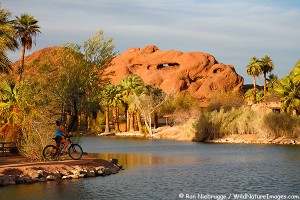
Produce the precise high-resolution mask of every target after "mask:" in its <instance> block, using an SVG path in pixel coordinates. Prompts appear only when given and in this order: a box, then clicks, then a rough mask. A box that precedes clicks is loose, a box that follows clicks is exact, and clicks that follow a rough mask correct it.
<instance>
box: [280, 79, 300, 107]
mask: <svg viewBox="0 0 300 200" xmlns="http://www.w3.org/2000/svg"><path fill="white" fill-rule="evenodd" d="M276 91H277V92H278V93H279V94H280V95H282V96H283V98H282V99H281V102H282V104H281V107H282V108H283V110H284V111H287V112H289V113H290V112H292V111H293V110H294V109H295V110H296V111H297V112H298V113H299V112H300V84H296V83H295V82H294V80H293V77H292V76H287V77H285V78H283V79H282V80H280V84H279V86H277V88H276Z"/></svg>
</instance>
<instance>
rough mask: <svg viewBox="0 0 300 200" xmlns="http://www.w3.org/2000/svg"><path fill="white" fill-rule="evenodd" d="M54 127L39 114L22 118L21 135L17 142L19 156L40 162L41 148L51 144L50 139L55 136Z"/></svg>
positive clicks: (47, 119)
mask: <svg viewBox="0 0 300 200" xmlns="http://www.w3.org/2000/svg"><path fill="white" fill-rule="evenodd" d="M54 126H55V124H54V123H53V122H52V123H51V121H49V118H47V117H45V116H43V115H42V114H40V113H39V114H37V113H31V114H30V115H27V116H26V117H24V120H23V122H22V124H21V129H22V134H21V137H20V138H19V139H18V141H17V144H18V148H19V152H20V154H22V155H23V156H25V157H27V158H30V159H31V160H36V161H40V160H42V159H43V157H42V150H43V148H44V147H45V146H46V145H47V144H50V143H53V140H52V139H51V138H53V137H54V136H55V132H54Z"/></svg>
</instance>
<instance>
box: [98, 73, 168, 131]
mask: <svg viewBox="0 0 300 200" xmlns="http://www.w3.org/2000/svg"><path fill="white" fill-rule="evenodd" d="M165 100H166V99H165V93H164V92H163V91H162V90H161V89H159V88H156V87H154V86H152V85H147V84H145V83H144V82H143V80H142V79H141V77H139V76H137V75H135V74H132V75H129V76H127V77H125V78H123V79H122V80H121V81H120V83H119V84H118V85H112V84H109V85H106V86H105V87H104V89H103V90H102V93H101V101H100V105H102V106H103V107H104V111H105V118H106V120H105V121H106V123H105V124H106V125H105V132H106V133H107V132H109V131H110V130H109V108H112V109H113V111H112V114H113V121H114V127H115V130H114V132H115V133H117V132H119V131H120V130H119V127H118V126H119V108H121V107H123V108H124V112H125V115H126V130H127V131H135V130H139V131H140V132H142V131H143V125H142V119H141V118H143V120H144V122H145V125H146V128H147V130H148V132H149V133H150V135H151V136H152V125H151V124H152V118H153V117H154V112H157V111H158V108H159V107H160V106H161V105H162V104H163V103H164V102H165ZM135 124H137V127H136V128H135V126H134V125H135Z"/></svg>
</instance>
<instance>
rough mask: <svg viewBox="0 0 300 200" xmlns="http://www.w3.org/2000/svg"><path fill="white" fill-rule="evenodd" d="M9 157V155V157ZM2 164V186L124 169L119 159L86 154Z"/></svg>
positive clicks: (86, 175)
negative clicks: (73, 157) (78, 158)
mask: <svg viewBox="0 0 300 200" xmlns="http://www.w3.org/2000/svg"><path fill="white" fill-rule="evenodd" d="M7 158H9V157H7ZM22 158H23V160H26V158H24V157H22V156H20V159H19V160H20V162H19V163H18V162H17V161H16V162H14V163H9V162H7V163H8V164H5V165H0V187H3V186H8V185H16V184H26V183H37V182H45V181H56V180H66V179H79V178H89V177H98V176H107V175H111V174H117V173H118V172H119V171H120V170H122V169H123V167H122V166H121V165H119V164H118V160H117V159H112V160H111V161H107V160H103V159H99V158H92V157H88V156H84V157H83V158H82V159H81V160H69V159H68V160H63V161H47V162H30V161H24V162H22Z"/></svg>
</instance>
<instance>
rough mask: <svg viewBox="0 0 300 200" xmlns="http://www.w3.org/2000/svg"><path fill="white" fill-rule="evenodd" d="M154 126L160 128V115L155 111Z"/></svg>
mask: <svg viewBox="0 0 300 200" xmlns="http://www.w3.org/2000/svg"><path fill="white" fill-rule="evenodd" d="M154 128H155V129H156V128H158V115H157V113H156V112H154Z"/></svg>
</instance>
